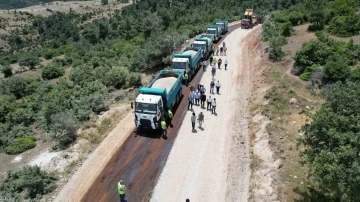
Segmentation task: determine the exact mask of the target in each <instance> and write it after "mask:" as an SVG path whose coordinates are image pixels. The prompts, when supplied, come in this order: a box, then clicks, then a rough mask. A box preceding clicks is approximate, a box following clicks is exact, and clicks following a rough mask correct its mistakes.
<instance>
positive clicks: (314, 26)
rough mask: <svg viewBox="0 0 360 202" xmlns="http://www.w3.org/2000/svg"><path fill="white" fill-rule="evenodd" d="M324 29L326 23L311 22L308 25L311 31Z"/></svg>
mask: <svg viewBox="0 0 360 202" xmlns="http://www.w3.org/2000/svg"><path fill="white" fill-rule="evenodd" d="M323 29H324V25H322V24H321V25H316V24H311V25H309V26H308V28H307V30H308V31H310V32H314V31H319V30H323Z"/></svg>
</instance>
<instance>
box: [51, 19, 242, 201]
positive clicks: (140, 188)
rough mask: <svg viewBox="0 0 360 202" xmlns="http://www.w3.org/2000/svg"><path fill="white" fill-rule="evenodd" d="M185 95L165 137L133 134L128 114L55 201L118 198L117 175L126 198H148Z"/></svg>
mask: <svg viewBox="0 0 360 202" xmlns="http://www.w3.org/2000/svg"><path fill="white" fill-rule="evenodd" d="M238 27H239V23H233V24H232V26H231V27H229V33H228V34H230V33H231V32H232V30H234V29H236V28H238ZM223 38H225V37H223ZM219 43H221V41H220V42H219ZM202 74H203V72H202V71H199V72H198V73H197V75H196V77H195V78H194V79H193V81H192V82H193V83H195V84H197V83H198V82H199V81H200V79H201V77H202ZM188 94H189V88H186V87H185V86H183V95H184V98H183V99H182V101H181V103H180V105H179V106H178V108H179V110H178V111H175V114H174V118H173V127H169V128H168V136H169V139H167V140H164V139H160V138H159V137H160V134H157V133H144V132H139V133H135V131H134V129H135V128H134V122H133V121H134V115H133V114H132V113H130V114H129V115H127V116H126V117H125V118H124V119H123V120H122V121H121V122H120V123H119V124H118V126H117V127H116V128H115V129H114V130H113V131H112V132H111V133H110V134H109V135H108V136H107V137H106V138H105V140H104V141H103V142H102V143H101V144H100V145H99V146H98V148H97V149H96V150H95V151H94V152H93V153H92V154H91V155H90V156H89V157H88V159H87V160H86V161H85V163H84V164H83V165H82V166H81V167H80V168H79V169H78V170H77V172H75V174H74V176H73V177H72V178H71V179H70V180H69V182H68V183H67V184H66V185H65V187H64V188H63V189H61V191H60V193H59V194H58V195H57V197H56V199H55V201H58V202H65V201H118V200H119V196H118V193H117V190H116V184H117V182H118V180H119V179H120V178H121V179H123V180H124V182H125V184H126V186H127V197H126V198H127V200H128V201H136V202H138V201H139V202H140V201H149V199H150V197H151V194H152V191H153V189H154V187H155V185H156V181H157V180H158V176H159V175H160V173H161V171H162V168H163V167H164V165H165V163H166V160H167V157H168V155H169V153H170V151H171V149H172V146H173V143H174V141H175V138H176V136H177V134H178V131H179V129H180V126H181V125H182V121H183V119H184V117H185V115H186V114H187V111H186V110H184V109H185V108H186V107H187V106H186V105H187V99H186V98H187V96H188Z"/></svg>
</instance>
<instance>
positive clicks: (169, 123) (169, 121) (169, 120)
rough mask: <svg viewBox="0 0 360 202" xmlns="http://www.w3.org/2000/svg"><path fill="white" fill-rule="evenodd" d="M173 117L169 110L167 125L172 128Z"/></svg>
mask: <svg viewBox="0 0 360 202" xmlns="http://www.w3.org/2000/svg"><path fill="white" fill-rule="evenodd" d="M173 116H174V115H173V113H172V111H171V109H170V108H169V109H168V114H167V121H168V124H167V125H170V126H171V120H172V118H173Z"/></svg>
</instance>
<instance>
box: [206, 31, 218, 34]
mask: <svg viewBox="0 0 360 202" xmlns="http://www.w3.org/2000/svg"><path fill="white" fill-rule="evenodd" d="M206 33H207V34H215V35H216V30H207V31H206Z"/></svg>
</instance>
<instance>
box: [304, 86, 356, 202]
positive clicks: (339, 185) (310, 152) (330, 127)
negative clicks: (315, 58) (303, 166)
mask: <svg viewBox="0 0 360 202" xmlns="http://www.w3.org/2000/svg"><path fill="white" fill-rule="evenodd" d="M325 99H326V103H324V104H323V105H322V107H321V108H320V110H319V111H317V112H316V114H315V115H314V116H313V120H312V122H311V123H310V124H307V125H305V126H304V128H303V130H304V131H305V135H304V138H303V141H304V143H305V145H306V152H305V154H306V160H307V163H308V166H309V172H310V174H311V176H312V177H314V178H315V180H316V181H317V182H318V183H319V186H320V189H321V191H322V192H323V193H325V195H326V196H327V197H328V201H357V200H358V199H359V198H360V193H359V189H360V158H359V156H360V122H359V120H360V106H359V105H360V103H359V99H360V90H359V83H357V82H346V83H340V82H338V83H336V84H334V85H331V87H330V89H329V90H328V91H327V92H326V95H325Z"/></svg>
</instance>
